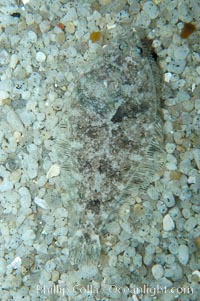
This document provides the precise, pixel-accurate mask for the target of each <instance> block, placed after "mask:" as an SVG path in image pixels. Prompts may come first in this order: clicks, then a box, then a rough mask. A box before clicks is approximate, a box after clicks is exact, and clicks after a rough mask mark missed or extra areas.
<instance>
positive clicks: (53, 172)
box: [47, 164, 60, 179]
mask: <svg viewBox="0 0 200 301" xmlns="http://www.w3.org/2000/svg"><path fill="white" fill-rule="evenodd" d="M59 174H60V166H59V165H58V164H53V165H52V166H51V167H50V169H49V170H48V172H47V179H50V178H53V177H57V176H59Z"/></svg>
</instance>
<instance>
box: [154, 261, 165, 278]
mask: <svg viewBox="0 0 200 301" xmlns="http://www.w3.org/2000/svg"><path fill="white" fill-rule="evenodd" d="M151 271H152V274H153V277H154V278H155V279H156V280H158V279H160V278H161V277H162V276H163V273H164V269H163V267H162V265H161V264H155V265H154V266H153V267H152V270H151Z"/></svg>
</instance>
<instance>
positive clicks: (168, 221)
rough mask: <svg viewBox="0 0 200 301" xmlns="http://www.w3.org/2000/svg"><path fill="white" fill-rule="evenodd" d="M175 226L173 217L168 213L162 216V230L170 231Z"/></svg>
mask: <svg viewBox="0 0 200 301" xmlns="http://www.w3.org/2000/svg"><path fill="white" fill-rule="evenodd" d="M174 228H175V224H174V221H173V219H172V218H171V216H170V215H169V214H166V215H165V216H164V218H163V230H164V231H171V230H173V229H174Z"/></svg>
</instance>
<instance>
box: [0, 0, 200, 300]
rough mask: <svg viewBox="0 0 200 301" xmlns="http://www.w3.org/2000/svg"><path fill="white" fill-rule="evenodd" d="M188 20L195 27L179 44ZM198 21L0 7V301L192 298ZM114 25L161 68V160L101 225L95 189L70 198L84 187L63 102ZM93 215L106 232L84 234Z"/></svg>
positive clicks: (71, 112) (148, 12) (196, 5)
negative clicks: (89, 197)
mask: <svg viewBox="0 0 200 301" xmlns="http://www.w3.org/2000/svg"><path fill="white" fill-rule="evenodd" d="M185 23H192V24H194V25H195V29H196V30H195V31H194V32H193V33H192V34H191V35H190V36H188V38H186V39H183V38H182V37H181V32H182V29H183V26H184V24H185ZM199 24H200V2H199V1H198V0H183V1H176V0H172V1H171V0H168V1H167V0H166V1H164V0H163V1H162V0H154V1H137V0H133V1H131V0H129V1H125V0H122V1H110V0H99V1H72V2H69V1H67V0H55V1H51V0H46V1H42V0H41V1H39V0H38V1H34V0H32V1H31V0H30V1H28V0H27V1H25V0H24V2H21V1H14V0H13V1H12V0H8V1H3V0H0V76H1V78H0V79H1V80H0V142H1V148H0V181H1V183H0V211H1V219H0V285H1V291H0V299H1V300H2V301H4V300H5V301H8V300H9V301H10V300H15V301H18V300H20V301H21V300H26V301H28V300H33V301H34V300H46V301H47V300H60V301H61V300H71V301H78V300H124V301H125V300H127V301H130V300H143V301H151V300H160V301H164V300H168V301H172V300H179V301H180V300H181V301H198V300H200V297H199V296H200V286H199V282H200V206H199V202H200V196H199V187H200V173H199V171H200V136H199V134H200V122H199V118H200V117H199V116H200V97H199V94H200V88H199V87H200V86H199V84H200V53H199V49H200V47H199V41H200V37H199ZM123 27H126V28H127V27H129V29H131V30H132V31H133V32H135V33H136V34H137V35H138V36H140V34H141V32H144V33H145V34H144V33H143V34H142V35H143V40H145V41H146V45H145V43H144V44H143V45H144V49H143V52H144V53H145V51H146V50H145V49H147V48H149V47H150V46H148V45H149V43H150V41H152V44H153V48H152V49H154V50H150V53H149V50H148V53H147V56H150V55H151V56H153V58H151V60H152V62H153V64H154V65H156V64H158V65H159V68H160V73H161V78H162V80H161V83H158V84H157V86H158V87H157V90H159V93H158V94H157V96H156V97H158V98H159V100H158V103H159V106H160V108H159V115H160V116H161V119H162V122H161V124H160V126H161V129H162V133H163V134H161V136H162V138H163V141H162V145H160V152H161V157H162V160H161V161H162V162H161V163H162V164H160V165H161V167H160V168H159V169H157V168H155V169H154V168H153V167H152V166H153V165H156V164H157V162H156V160H160V157H159V156H158V157H156V158H154V161H153V165H150V166H151V168H152V171H153V172H150V175H151V179H150V180H149V181H148V185H147V184H146V185H145V186H144V187H145V188H144V187H143V188H141V187H136V188H138V189H134V187H135V186H134V183H133V182H131V185H133V187H131V188H130V191H129V194H128V195H126V196H125V197H124V200H122V201H120V202H119V203H118V207H117V208H116V210H114V207H112V206H111V208H110V207H109V206H108V208H109V209H110V210H111V211H113V215H112V218H110V219H109V220H107V213H106V214H105V212H104V211H103V212H101V202H100V201H99V195H101V193H100V192H99V194H98V195H97V196H96V195H95V196H94V200H90V204H89V206H88V207H87V206H86V204H85V203H84V201H83V202H82V203H81V202H77V196H78V195H79V198H80V195H81V192H82V190H81V192H80V189H79V186H78V184H77V183H82V182H83V183H85V182H87V181H85V182H84V179H83V178H82V177H84V176H83V175H84V172H85V170H82V171H80V169H79V168H78V163H77V162H79V161H76V159H77V158H75V153H74V154H73V149H78V148H79V147H80V144H79V143H80V141H83V140H81V139H83V137H79V135H80V133H83V131H82V132H81V130H82V127H80V133H79V132H78V131H77V127H76V124H73V120H74V122H75V121H76V122H77V120H78V119H79V116H80V115H79V114H80V111H79V109H78V108H79V104H78V103H77V102H76V101H75V102H74V104H73V101H72V99H73V98H74V90H75V89H76V83H77V81H76V78H77V76H78V75H77V74H79V72H80V70H79V68H80V69H81V67H80V66H82V65H84V64H83V61H84V62H86V66H87V62H88V64H89V62H90V60H91V57H92V58H93V63H95V58H96V56H97V53H98V51H99V49H100V50H101V49H102V48H103V46H104V45H105V44H106V43H107V41H110V43H111V45H112V39H113V37H115V36H116V35H117V33H118V30H119V28H120V29H123ZM95 32H100V34H99V37H98V34H97V35H96V36H95V34H94V36H91V35H90V34H91V33H95ZM92 39H93V41H92ZM140 50H141V49H140ZM155 61H156V62H155ZM96 63H97V64H98V59H97V61H96ZM152 68H154V67H152ZM154 80H155V81H156V82H157V76H155V78H154ZM69 103H70V105H69ZM63 116H64V121H63ZM73 118H74V119H73ZM81 118H82V119H83V117H81ZM82 119H81V120H82ZM86 119H87V117H86ZM63 129H64V131H63ZM62 131H63V132H62ZM60 132H62V135H63V133H64V144H62V143H60V142H59V141H61V139H60V140H59V139H57V137H58V136H59V135H60ZM91 135H92V134H91ZM62 138H63V136H62ZM159 141H161V140H159ZM59 146H61V148H62V149H61V150H60V149H59ZM84 151H86V153H87V150H84ZM158 152H159V148H157V153H158ZM83 153H84V152H83ZM158 155H159V154H158ZM68 159H69V160H68ZM67 160H68V161H67ZM80 160H84V158H82V159H81V158H80ZM62 161H67V164H65V163H66V162H64V163H63V162H62ZM80 162H82V161H80ZM75 163H77V164H75ZM85 168H88V167H87V166H86V167H85ZM89 170H90V169H89ZM131 171H132V170H131ZM142 172H143V173H144V179H145V171H142ZM148 172H149V170H148V171H147V173H148ZM129 177H131V175H129ZM86 179H87V177H86ZM140 180H141V179H140ZM95 183H97V184H98V178H97V180H96V182H95ZM105 183H106V181H105ZM116 183H117V182H116ZM84 185H86V184H84ZM88 185H89V184H88ZM105 185H106V184H105ZM97 186H98V185H97ZM119 186H120V185H119ZM141 186H142V185H141ZM80 187H81V189H82V188H84V187H82V186H80ZM89 187H90V186H89ZM125 188H126V187H125ZM132 188H133V189H132ZM119 189H121V190H123V187H121V186H120V187H119ZM97 190H98V189H97ZM87 193H88V192H87V191H86V195H87ZM89 193H90V191H89ZM115 197H116V195H115ZM111 203H112V200H111ZM104 205H105V204H104ZM102 206H103V205H102ZM99 208H100V209H99ZM103 208H106V206H104V207H103ZM99 210H100V211H99ZM86 211H87V212H86ZM99 212H100V213H99ZM84 214H85V215H84ZM98 214H99V216H100V219H101V224H103V225H104V220H103V219H104V218H105V222H106V223H107V224H108V225H107V224H106V225H105V226H103V227H104V229H103V230H102V231H101V230H98V231H96V232H95V229H94V231H93V232H92V233H93V234H91V236H87V235H86V234H88V233H86V234H85V236H84V235H83V232H82V228H85V227H86V228H87V225H88V227H90V222H91V221H93V220H95V219H97V221H98ZM79 217H81V218H79ZM90 220H91V221H90ZM91 223H92V222H91ZM97 224H98V223H97ZM89 230H90V229H89ZM72 233H73V234H74V233H75V235H74V236H73V235H72ZM100 245H101V246H100ZM87 252H88V253H87ZM95 252H96V253H95ZM72 253H73V254H72ZM80 254H81V255H80ZM95 254H96V255H95ZM95 256H96V257H95Z"/></svg>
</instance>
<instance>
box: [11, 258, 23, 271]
mask: <svg viewBox="0 0 200 301" xmlns="http://www.w3.org/2000/svg"><path fill="white" fill-rule="evenodd" d="M21 264H22V260H21V258H20V257H16V258H15V259H14V260H13V261H12V262H11V266H12V268H13V269H14V270H17V269H19V268H20V267H21Z"/></svg>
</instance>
